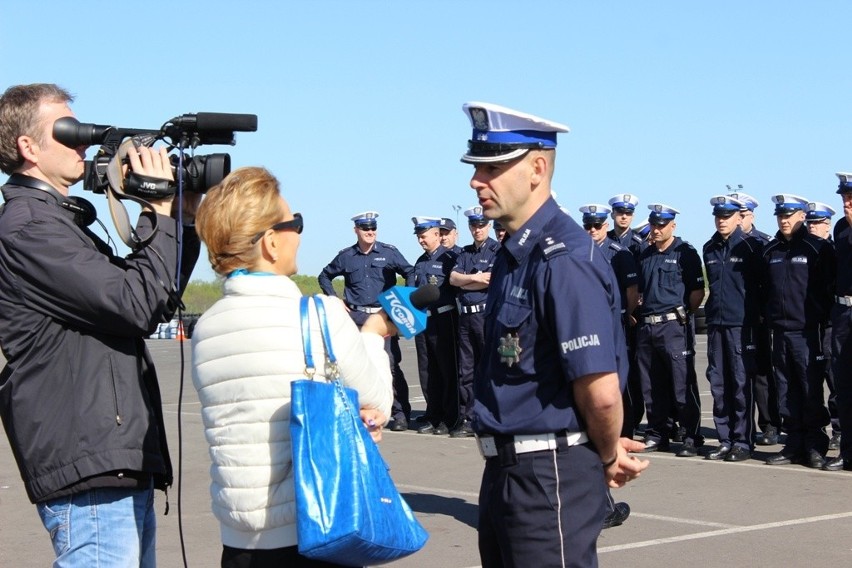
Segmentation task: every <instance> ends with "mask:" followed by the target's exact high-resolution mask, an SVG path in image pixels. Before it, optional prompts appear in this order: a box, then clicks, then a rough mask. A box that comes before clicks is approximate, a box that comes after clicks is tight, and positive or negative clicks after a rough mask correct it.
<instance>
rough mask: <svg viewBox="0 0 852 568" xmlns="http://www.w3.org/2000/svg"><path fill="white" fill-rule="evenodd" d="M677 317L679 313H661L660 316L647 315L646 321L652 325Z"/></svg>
mask: <svg viewBox="0 0 852 568" xmlns="http://www.w3.org/2000/svg"><path fill="white" fill-rule="evenodd" d="M676 319H677V314H673V313H668V314H660V315H658V316H645V318H644V322H645V323H650V324H651V325H654V324H657V323H663V322H665V321H674V320H676Z"/></svg>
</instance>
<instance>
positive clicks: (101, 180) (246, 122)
mask: <svg viewBox="0 0 852 568" xmlns="http://www.w3.org/2000/svg"><path fill="white" fill-rule="evenodd" d="M256 130H257V115H254V114H230V113H219V112H199V113H197V114H183V115H181V116H177V117H175V118H173V119H171V120H169V121H168V122H166V123H165V124H164V125H163V126H162V127H160V128H159V129H158V130H146V129H138V128H120V127H116V126H106V125H101V124H92V123H82V122H79V121H78V120H77V119H76V118H73V117H64V118H60V119H59V120H57V121H56V122H55V123H54V124H53V136H54V138H56V140H57V141H58V142H60V143H61V144H63V145H65V146H68V147H69V148H78V147H80V146H93V145H95V144H101V147H100V149H99V150H98V153H97V155H96V156H95V157H94V158H93V159H92V160H87V161H86V171H85V174H84V176H83V189H85V190H87V191H92V192H95V193H106V191H107V188H108V187H109V184H110V180H109V175H108V171H109V165H110V162H111V161H112V160H113V159H114V158H115V157H116V156H118V154H119V153H120V148H121V144H122V143H123V142H124V141H125V140H127V139H130V140H132V143H133V144H134V145H136V146H152V145H153V144H154V143H155V142H157V141H158V140H162V141H165V142H166V143H167V144H168V145H169V151H171V150H172V149H174V148H178V149H180V150H181V151H182V150H183V149H184V148H192V149H195V148H196V147H198V146H201V145H202V144H226V145H230V146H233V145H234V144H235V143H236V140H235V137H234V133H235V132H255V131H256ZM118 158H119V160H120V161H121V160H123V159H124V156H118ZM182 158H183V156H175V155H172V156H171V158H170V159H171V162H172V167H173V169H174V170H175V179H177V180H179V179H181V178H182V179H183V183H184V188H185V190H186V191H190V192H194V193H205V192H206V191H207V190H208V189H210V188H211V187H213V186H214V185H216V184H218V183H219V182H221V181H222V180H223V179H224V178H225V176H226V175H228V174H229V173H230V171H231V157H230V155H228V154H209V155H199V156H191V157H190V158H189V159H188V160H187V161H186V162H185V163H183V160H182ZM179 168H180V170H181V171H178V170H179ZM115 189H117V188H115ZM122 189H123V190H124V192H125V193H128V194H130V195H136V196H138V197H147V198H157V197H160V198H162V197H167V196H168V195H169V194H170V193H169V192H168V191H166V192H163V191H162V190H160V191H161V193H163V194H162V195H161V194H152V193H151V192H149V191H145V188H144V187H140V186H139V184H138V183H128V184H127V185H126V186H125V187H122ZM172 193H173V192H172Z"/></svg>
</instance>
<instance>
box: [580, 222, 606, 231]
mask: <svg viewBox="0 0 852 568" xmlns="http://www.w3.org/2000/svg"><path fill="white" fill-rule="evenodd" d="M601 227H603V223H583V228H584V229H586V230H587V231H591V230H592V229H594V230H596V231H600V230H601Z"/></svg>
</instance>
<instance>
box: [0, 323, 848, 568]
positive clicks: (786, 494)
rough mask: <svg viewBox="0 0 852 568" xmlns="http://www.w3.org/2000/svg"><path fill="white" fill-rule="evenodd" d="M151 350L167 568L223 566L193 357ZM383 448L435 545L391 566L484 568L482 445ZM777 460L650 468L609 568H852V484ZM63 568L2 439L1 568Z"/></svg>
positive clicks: (611, 538)
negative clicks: (168, 485) (170, 474)
mask: <svg viewBox="0 0 852 568" xmlns="http://www.w3.org/2000/svg"><path fill="white" fill-rule="evenodd" d="M705 339H706V338H705V336H698V341H697V343H698V345H697V352H698V356H697V359H696V363H697V370H698V372H699V388H700V391H701V405H702V417H703V423H702V424H703V426H704V428H705V432H704V433H705V435H706V436H707V438H708V440H707V442H708V446H710V447H712V446H714V445H715V443H716V441H715V438H714V435H715V433H714V430H713V420H712V405H711V401H710V393H709V385H708V383H707V381H706V380H705V379H704V378H703V377H704V375H703V373H704V370H705V368H706V356H705V354H706V349H705ZM401 344H402V347H403V358H404V361H403V369H404V370H405V373H406V377H407V378H408V383H409V385H410V386H411V398H412V405H413V407H414V409H415V411H422V410H423V409H424V407H425V405H424V401H423V397H422V394H421V392H420V388H419V384H418V378H417V371H416V357H415V353H414V344H413V342H412V341H402V342H401ZM148 345H149V348H150V349H151V352H152V354H153V356H154V359H155V361H156V364H157V369H158V373H159V376H160V383H161V388H162V391H163V400H164V410H165V413H166V426H167V428H168V434H169V440H170V444H171V451H172V460H173V462H174V463H175V466H176V467H177V466H178V464H180V466H181V468H180V471H181V474H180V476H179V477H177V476H176V486H175V487H174V488H173V489H172V490H171V491H170V492H169V496H168V500H169V504H170V511H169V514H168V515H167V516H163V511H164V509H165V497H164V495H163V494H162V493H160V492H158V493H157V497H156V499H157V500H156V510H157V513H158V536H157V551H158V552H157V554H158V561H159V566H162V567H166V568H171V567H179V566H183V565H184V562H183V554H184V553H183V552H182V550H185V555H186V561H187V565H188V566H191V567H213V566H218V565H219V557H220V553H221V544H220V541H219V528H218V523H217V522H216V520H215V519H214V517H213V515H212V513H211V512H210V504H209V492H208V485H209V481H208V480H209V477H208V469H209V465H210V462H209V458H208V454H207V444H206V442H205V440H204V435H203V431H202V426H201V418H200V416H199V403H198V399H197V397H196V394H195V389H194V388H193V386H192V380H191V378H190V349H189V344H188V343H184V344H183V353H182V350H181V342H180V341H177V340H168V339H166V340H150V341H149V342H148ZM181 369H183V382H181ZM181 385H182V389H181ZM181 392H182V395H181ZM45 396H50V393H45ZM179 418H180V420H178V419H179ZM850 434H852V433H850ZM179 438H180V439H179ZM181 442H182V443H181ZM380 447H381V451H382V454H383V455H384V457H385V459H386V460H387V461H388V463H389V464H390V465H391V468H392V474H393V477H394V479H395V480H396V483H397V486H398V488H399V490H400V491H401V492H402V493H403V495H404V496H405V497H406V499H407V500H408V502H409V504H410V505H411V507H412V509H413V510H414V511H415V513H416V515H417V517H418V518H419V519H420V521H421V522H422V523H423V525H424V526H425V527H426V529H427V530H428V531H429V533H430V539H429V542H428V543H427V544H426V546H425V547H424V549H423V550H421V551H420V552H419V553H417V554H415V555H413V556H411V557H409V558H406V559H403V560H400V561H397V562H395V563H393V564H391V565H392V566H396V567H419V566H430V567H431V566H437V567H441V568H467V567H475V566H479V565H480V562H479V555H478V552H477V545H476V523H477V514H478V513H477V494H478V489H479V480H480V475H481V473H482V465H483V463H482V458H481V457H480V456H479V453H478V451H477V449H476V444H475V442H474V440H473V439H451V438H449V437H447V436H433V435H424V434H417V433H415V432H414V431H413V430H409V431H407V432H399V433H397V432H386V433H385V435H384V441H383V442H382V443H381V446H380ZM674 448H675V449H676V448H677V445H674ZM780 448H781V446H774V447H762V446H758V449H757V451H756V452H755V454H754V459H752V460H748V461H745V462H741V463H726V462H715V461H707V460H704V459H702V458H701V457H696V458H677V457H675V456H674V454H673V453H654V454H650V455H648V456H646V457H647V459H649V460H650V461H651V467H650V468H649V469H648V470H647V471H646V472H645V473H644V474H643V475H642V477H641V478H640V479H638V480H637V481H635V482H633V483H631V484H629V485H628V486H627V487H626V488H624V489H621V490H617V491H614V496H615V498H616V499H617V500H619V501H626V502H628V503H629V504H630V507H631V509H632V514H631V515H630V518H629V519H628V520H627V522H626V523H625V524H624V525H622V526H620V527H615V528H611V529H608V530H605V531H604V532H603V533H602V535H601V538H600V539H599V541H598V552H599V558H600V566H602V567H625V566H630V567H631V568H645V567H647V568H659V567H661V566H665V567H681V566H684V567H694V566H701V567H706V568H712V567H725V568H728V567H731V566H754V567H764V566H766V567H798V566H812V565H816V564H818V565H821V566H850V565H852V472H831V473H829V472H822V471H817V470H811V469H808V468H806V467H804V466H799V465H790V466H768V465H765V464H764V463H763V461H762V459H765V457H766V456H768V455H770V454H771V453H774V452H777V451H779V450H780ZM829 455H831V456H833V455H836V452H831V453H830V454H829ZM178 480H179V484H178ZM180 527H182V533H183V547H182V544H181V536H180V535H181V531H180V530H179V528H180ZM52 559H53V551H52V548H51V545H50V541H49V538H48V535H47V533H46V532H45V530H44V528H43V527H42V525H41V522H40V521H39V518H38V515H37V514H36V510H35V507H34V506H33V505H31V504H30V503H29V501H28V500H27V497H26V494H25V492H24V488H23V484H22V482H21V479H20V476H19V474H18V471H17V468H16V466H15V463H14V459H13V457H12V453H11V450H10V449H9V446H8V443H7V441H6V438H5V436H0V567H3V568H5V567H20V568H29V567H44V566H50V564H51V562H52Z"/></svg>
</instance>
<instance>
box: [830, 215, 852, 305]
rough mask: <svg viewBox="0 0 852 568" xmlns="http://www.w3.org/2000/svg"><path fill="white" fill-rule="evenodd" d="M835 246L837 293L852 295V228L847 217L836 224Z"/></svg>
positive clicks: (839, 294)
mask: <svg viewBox="0 0 852 568" xmlns="http://www.w3.org/2000/svg"><path fill="white" fill-rule="evenodd" d="M834 247H835V252H836V253H837V284H836V286H835V289H834V290H835V293H836V294H837V295H838V296H852V228H850V227H849V222H848V221H847V220H846V217H843V218H842V219H840V220H839V221H838V222H837V223H836V224H835V225H834Z"/></svg>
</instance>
